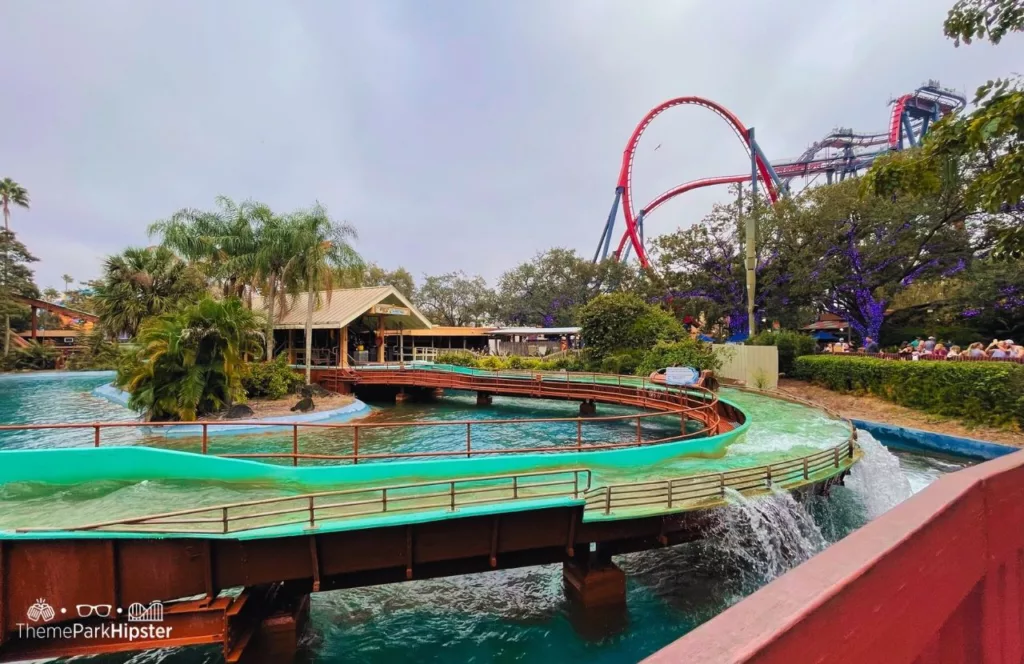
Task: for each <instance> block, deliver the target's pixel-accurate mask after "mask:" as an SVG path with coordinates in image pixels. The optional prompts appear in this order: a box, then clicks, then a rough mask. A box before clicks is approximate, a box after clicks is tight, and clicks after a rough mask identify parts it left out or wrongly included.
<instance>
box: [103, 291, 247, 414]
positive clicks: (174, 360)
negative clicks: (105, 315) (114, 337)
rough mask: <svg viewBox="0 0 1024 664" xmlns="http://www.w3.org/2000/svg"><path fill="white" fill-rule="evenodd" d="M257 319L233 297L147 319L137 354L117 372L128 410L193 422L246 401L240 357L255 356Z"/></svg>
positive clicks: (204, 299) (203, 302)
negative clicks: (128, 396)
mask: <svg viewBox="0 0 1024 664" xmlns="http://www.w3.org/2000/svg"><path fill="white" fill-rule="evenodd" d="M262 324H263V321H262V318H261V317H260V315H259V314H258V313H256V312H253V311H252V310H250V309H247V308H246V307H245V305H244V304H243V303H242V301H241V300H240V299H239V298H237V297H229V298H227V299H224V300H214V299H213V298H211V297H209V296H206V297H204V298H203V299H202V300H200V301H199V302H196V303H194V304H190V305H188V306H186V307H184V308H182V309H179V310H177V311H173V312H170V313H165V314H163V315H160V316H155V317H153V318H149V319H147V320H146V321H145V322H144V323H143V324H142V327H141V329H140V330H139V335H138V341H139V344H140V346H141V348H140V350H139V351H138V353H137V354H136V355H135V356H134V357H133V358H132V360H131V361H129V362H127V363H126V364H125V365H124V366H122V368H121V369H120V370H119V371H118V376H117V380H116V382H117V385H118V386H119V387H121V388H122V389H124V390H126V391H127V392H129V393H130V394H131V397H130V398H129V401H128V405H129V406H130V407H132V408H134V409H135V410H138V411H140V412H141V413H143V415H144V416H145V418H146V419H147V420H151V421H161V420H185V421H191V420H195V419H196V418H197V417H199V416H202V415H207V414H209V413H213V412H216V411H218V410H220V409H221V408H224V407H226V406H230V405H232V404H233V403H235V402H236V401H244V400H245V390H244V389H243V387H242V379H243V378H244V376H245V375H246V365H245V360H244V357H245V355H246V354H252V355H259V353H260V352H261V351H262V343H263V338H262V334H261V333H260V327H261V326H262Z"/></svg>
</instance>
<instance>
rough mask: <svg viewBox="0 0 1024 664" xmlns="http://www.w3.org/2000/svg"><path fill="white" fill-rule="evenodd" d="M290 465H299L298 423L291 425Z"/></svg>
mask: <svg viewBox="0 0 1024 664" xmlns="http://www.w3.org/2000/svg"><path fill="white" fill-rule="evenodd" d="M292 465H293V466H298V465H299V425H298V424H293V425H292Z"/></svg>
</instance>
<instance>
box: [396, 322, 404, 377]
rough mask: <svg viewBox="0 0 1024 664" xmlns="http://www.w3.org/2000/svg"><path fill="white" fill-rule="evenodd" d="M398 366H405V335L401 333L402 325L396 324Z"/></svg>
mask: <svg viewBox="0 0 1024 664" xmlns="http://www.w3.org/2000/svg"><path fill="white" fill-rule="evenodd" d="M398 366H399V367H401V368H403V369H404V368H405V336H404V335H403V334H402V325H399V326H398Z"/></svg>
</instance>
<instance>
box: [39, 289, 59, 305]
mask: <svg viewBox="0 0 1024 664" xmlns="http://www.w3.org/2000/svg"><path fill="white" fill-rule="evenodd" d="M43 299H44V300H46V301H47V302H56V301H57V300H59V299H60V291H59V290H57V289H56V288H47V289H44V290H43Z"/></svg>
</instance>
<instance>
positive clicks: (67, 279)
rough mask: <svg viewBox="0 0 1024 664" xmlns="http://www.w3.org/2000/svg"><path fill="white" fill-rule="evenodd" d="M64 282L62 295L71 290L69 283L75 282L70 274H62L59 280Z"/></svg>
mask: <svg viewBox="0 0 1024 664" xmlns="http://www.w3.org/2000/svg"><path fill="white" fill-rule="evenodd" d="M60 280H61V281H63V282H64V294H65V295H67V294H68V290H69V289H70V288H71V282H72V281H74V280H75V278H74V277H72V276H71V275H70V274H63V275H61V278H60Z"/></svg>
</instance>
